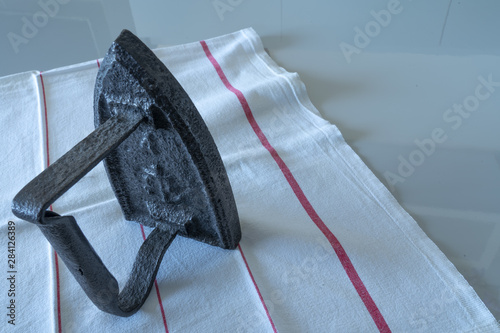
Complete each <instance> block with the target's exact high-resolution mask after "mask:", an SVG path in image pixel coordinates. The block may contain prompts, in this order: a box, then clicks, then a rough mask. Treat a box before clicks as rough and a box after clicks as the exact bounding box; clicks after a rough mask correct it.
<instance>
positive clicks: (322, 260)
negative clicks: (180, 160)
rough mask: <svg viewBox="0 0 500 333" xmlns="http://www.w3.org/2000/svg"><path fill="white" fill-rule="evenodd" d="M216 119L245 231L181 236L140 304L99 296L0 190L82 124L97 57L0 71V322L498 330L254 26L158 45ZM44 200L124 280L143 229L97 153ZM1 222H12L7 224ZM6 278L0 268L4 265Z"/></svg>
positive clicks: (86, 326)
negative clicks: (110, 304) (122, 304)
mask: <svg viewBox="0 0 500 333" xmlns="http://www.w3.org/2000/svg"><path fill="white" fill-rule="evenodd" d="M155 53H156V55H157V56H158V57H159V58H160V59H161V60H162V61H163V62H164V63H165V64H166V66H167V67H168V68H169V69H170V70H171V72H172V73H173V74H174V75H175V76H176V78H177V79H178V81H179V82H180V83H181V85H182V86H183V87H184V89H185V90H186V91H187V93H188V94H189V95H190V97H191V99H192V100H193V102H194V104H195V105H196V107H197V108H198V110H199V112H200V114H201V115H202V117H203V119H204V120H205V122H206V124H207V126H208V128H209V130H210V132H211V133H212V135H213V137H214V140H215V142H216V145H217V147H218V149H219V152H220V154H221V156H222V159H223V162H224V165H225V167H226V170H227V173H228V176H229V179H230V183H231V186H232V188H233V192H234V195H235V199H236V203H237V208H238V212H239V216H240V221H241V228H242V235H243V238H242V240H241V242H240V245H239V247H238V248H237V249H236V250H222V249H219V248H216V247H212V246H209V245H206V244H203V243H200V242H196V241H194V240H190V239H186V238H182V237H177V238H176V239H175V240H174V242H173V243H172V245H171V246H170V248H169V249H168V250H167V252H166V254H165V257H164V259H163V262H162V265H161V267H160V270H159V272H158V275H157V279H156V282H155V284H154V287H153V289H152V292H151V294H150V295H149V298H148V299H147V301H146V303H145V304H144V306H143V307H142V308H141V309H140V310H139V312H137V313H136V314H135V315H133V316H131V317H128V318H121V317H116V316H113V315H110V314H107V313H104V312H101V311H99V310H98V309H97V308H96V307H95V306H94V305H93V304H92V303H91V302H90V300H89V299H88V298H87V297H86V295H85V293H84V292H83V290H82V289H81V288H80V286H79V285H78V284H77V282H76V281H75V280H74V278H73V276H72V275H71V274H70V273H69V271H68V270H67V268H66V266H65V265H64V263H63V262H62V261H61V260H60V258H59V257H58V256H57V254H56V253H55V252H54V250H53V249H52V248H51V247H50V245H49V243H48V242H47V241H46V240H45V238H44V237H43V235H42V233H41V232H40V231H39V230H38V228H37V227H36V226H35V225H33V224H30V223H28V222H24V221H22V220H19V219H18V218H16V217H14V216H13V214H12V212H11V210H10V204H11V201H12V199H13V198H14V196H15V194H16V193H17V192H18V191H19V190H20V189H21V188H22V187H23V186H24V185H25V184H27V183H28V182H29V181H30V180H31V179H32V178H33V177H35V176H36V175H37V174H38V173H40V172H41V171H42V170H43V169H45V168H46V167H47V166H48V165H50V164H51V163H53V162H54V161H56V160H57V158H59V157H60V156H62V155H63V154H64V153H65V152H66V151H68V150H69V149H71V148H72V147H73V146H74V145H75V144H76V143H77V142H79V141H80V140H82V139H83V138H84V137H85V136H87V135H88V134H89V133H91V132H92V131H93V129H94V125H93V105H92V102H93V87H94V83H95V78H96V74H97V71H98V66H99V61H98V60H93V61H90V62H87V63H83V64H78V65H75V66H70V67H65V68H60V69H55V70H51V71H47V72H43V73H40V72H29V73H22V74H18V75H13V76H8V77H5V78H2V79H0V105H1V112H0V117H1V118H0V126H1V132H2V144H1V155H2V157H3V158H2V159H1V161H0V163H1V170H2V172H1V174H0V177H1V179H0V181H1V184H2V191H1V193H0V195H1V206H0V213H1V214H0V216H1V217H2V219H1V220H0V225H1V227H0V230H1V237H0V248H2V249H4V252H5V253H6V251H7V248H8V235H9V234H8V232H9V231H12V229H13V228H12V224H15V227H14V228H15V267H14V268H13V269H8V268H7V255H5V256H4V259H3V260H4V262H2V267H4V268H3V272H2V274H5V275H8V274H7V273H5V272H6V271H7V270H12V271H15V273H13V274H14V275H15V283H14V289H15V296H14V297H10V296H8V295H7V291H8V290H9V288H10V287H12V286H11V281H9V280H7V279H6V278H1V279H0V281H1V282H0V293H1V295H2V296H1V298H0V299H1V301H2V302H1V304H2V309H3V310H2V311H3V312H2V313H7V314H8V313H9V311H10V310H9V309H6V306H8V305H9V302H10V300H11V299H14V302H15V326H14V325H12V324H9V323H8V320H10V318H11V317H9V316H5V314H3V315H2V316H1V318H3V319H1V323H0V325H1V326H0V327H2V329H1V331H2V332H10V331H11V330H12V331H14V330H15V331H19V332H137V331H144V332H273V331H274V332H277V331H279V332H378V331H380V332H390V331H392V332H439V333H442V332H500V329H499V326H498V323H497V322H496V321H495V319H494V317H493V316H492V315H491V313H490V312H489V311H488V310H487V308H486V307H485V306H484V304H483V303H482V301H481V300H480V299H479V298H478V296H477V295H476V293H475V292H474V290H473V289H472V288H471V287H470V286H469V284H468V283H467V282H466V281H465V280H464V278H463V277H462V276H461V275H460V274H459V272H458V271H457V270H456V269H455V267H454V266H453V265H452V264H451V263H450V262H449V261H448V260H447V258H446V257H445V256H444V255H443V253H442V252H441V251H440V250H439V249H438V248H437V247H436V245H434V244H433V243H432V241H431V240H430V239H429V238H428V237H427V236H426V235H425V234H424V232H423V231H422V230H421V229H420V228H419V227H418V225H417V223H416V222H415V221H414V220H413V219H412V218H411V217H410V216H409V215H408V214H407V213H406V212H405V211H404V209H403V208H402V207H401V206H400V205H399V204H398V203H397V202H396V200H395V199H394V198H393V197H392V195H391V194H390V192H389V191H388V190H387V189H386V188H385V187H384V186H383V185H382V184H381V183H380V181H379V180H378V179H377V178H376V177H375V176H374V175H373V174H372V172H371V171H370V170H369V169H368V168H367V167H366V166H365V165H364V163H363V162H362V161H361V160H360V159H359V157H358V156H357V155H356V154H355V153H354V151H353V150H352V149H351V148H350V147H349V146H348V145H347V144H346V142H345V141H344V139H343V138H342V135H341V133H340V132H339V130H338V129H337V127H336V126H335V125H333V124H331V123H329V122H328V121H326V120H325V119H323V118H322V117H321V115H320V113H319V112H318V111H317V109H316V108H315V107H314V106H313V105H312V104H311V102H310V101H309V98H308V96H307V93H306V90H305V87H304V85H303V83H302V82H301V81H300V79H299V76H298V75H297V74H295V73H289V72H287V71H286V70H284V69H283V68H281V67H279V66H277V65H276V63H275V62H274V61H273V60H272V59H271V58H270V57H269V56H268V55H267V53H266V52H265V51H264V49H263V46H262V43H261V41H260V39H259V37H258V35H257V34H256V33H255V31H254V30H252V29H245V30H241V31H238V32H235V33H233V34H229V35H225V36H221V37H217V38H213V39H210V40H206V41H201V42H196V43H190V44H185V45H180V46H174V47H168V48H163V49H157V50H155ZM52 209H53V210H54V211H55V212H57V213H59V214H61V215H73V216H74V217H75V218H76V220H77V221H78V224H79V225H80V227H81V229H82V230H83V232H84V233H85V235H86V236H87V238H88V239H89V241H90V242H91V244H92V245H93V247H94V249H95V250H96V252H97V253H98V254H99V255H100V256H101V258H102V260H103V262H104V263H105V264H106V265H107V267H108V268H109V270H110V271H111V272H112V273H113V274H114V276H115V277H116V278H117V280H118V282H119V283H120V285H121V286H123V284H124V283H125V281H126V279H127V276H128V274H129V272H130V269H131V267H132V263H133V260H134V258H135V255H136V253H137V251H138V249H139V247H140V245H141V244H142V242H143V239H144V237H146V236H147V234H148V233H149V232H150V231H151V230H149V229H148V228H145V227H141V226H140V225H139V224H137V223H133V222H130V221H126V220H125V219H124V217H123V214H122V212H121V210H120V207H119V205H118V202H117V200H116V198H115V196H114V194H113V191H112V189H111V186H110V184H109V182H108V180H107V176H106V173H105V170H104V167H103V166H102V164H99V165H98V166H97V167H96V168H95V169H93V170H92V171H91V172H90V173H89V174H88V175H87V176H85V177H84V178H83V179H82V180H81V181H79V182H78V183H77V184H76V185H75V186H74V187H73V188H71V189H70V190H69V191H68V192H67V193H66V194H64V195H63V196H62V197H61V198H60V199H58V200H57V201H56V202H55V203H54V204H53V206H52ZM8 221H12V222H13V223H10V224H11V230H9V223H8ZM7 277H8V276H7Z"/></svg>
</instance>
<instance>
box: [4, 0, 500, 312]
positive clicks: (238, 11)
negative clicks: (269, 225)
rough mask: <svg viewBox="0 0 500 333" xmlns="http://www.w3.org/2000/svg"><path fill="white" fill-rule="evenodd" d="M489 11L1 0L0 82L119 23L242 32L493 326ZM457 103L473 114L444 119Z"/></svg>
mask: <svg viewBox="0 0 500 333" xmlns="http://www.w3.org/2000/svg"><path fill="white" fill-rule="evenodd" d="M57 1H58V2H57ZM381 10H385V11H383V12H381ZM389 10H390V11H389ZM372 11H373V13H372ZM391 11H392V13H391ZM499 12H500V2H498V1H495V0H427V1H424V0H420V1H417V0H401V1H395V0H370V1H369V0H359V1H347V0H323V1H320V0H315V1H299V0H288V1H287V0H253V1H250V0H203V1H200V0H197V1H189V0H188V1H161V2H160V1H154V0H130V1H129V2H127V1H120V0H102V1H98V0H41V1H19V0H0V36H1V38H0V62H1V64H2V66H0V76H4V75H9V74H13V73H17V72H21V71H28V70H48V69H51V68H55V67H60V66H64V65H69V64H73V63H78V62H82V61H86V60H90V59H95V58H100V57H103V56H104V54H105V52H106V50H107V48H108V47H109V45H110V43H111V42H112V41H113V40H114V38H116V36H117V35H118V34H119V32H120V31H121V29H123V28H127V29H129V30H131V31H133V32H135V33H136V34H137V35H138V36H139V37H140V38H141V39H143V40H144V41H146V43H147V44H148V45H149V46H150V47H158V46H165V45H174V44H180V43H186V42H191V41H197V40H201V39H205V38H210V37H215V36H217V35H221V34H225V33H230V32H233V31H235V30H239V29H241V28H245V27H249V26H252V27H254V28H255V29H256V31H257V32H258V33H259V34H260V36H261V37H262V39H263V41H264V45H265V47H266V48H267V49H268V52H269V53H270V55H271V56H272V57H273V58H274V59H275V60H276V61H277V62H278V64H280V65H281V66H283V67H284V68H286V69H287V70H288V71H293V72H298V73H299V75H300V77H301V79H302V80H303V82H304V83H305V84H306V87H307V90H308V93H309V95H310V97H311V100H312V102H313V103H314V104H315V105H316V107H317V108H318V109H319V110H320V112H322V114H323V115H324V117H325V118H327V119H328V120H330V121H331V122H332V123H334V124H336V125H337V126H338V127H339V128H340V130H341V131H342V133H343V135H344V137H345V139H346V141H347V142H348V143H349V144H350V145H351V146H352V147H353V149H354V150H355V151H356V152H357V153H358V154H359V155H360V156H361V158H362V159H363V160H364V161H365V163H366V164H367V165H368V166H369V167H370V168H371V169H372V171H373V172H374V173H375V174H376V175H377V177H378V178H379V179H380V180H381V181H382V182H383V183H384V184H385V185H386V186H387V187H389V189H390V190H391V192H392V193H393V194H394V196H395V197H396V198H397V199H398V201H399V202H400V203H401V204H402V205H403V207H405V208H406V210H407V211H408V212H409V213H410V214H411V215H412V216H413V217H414V218H415V219H416V221H417V222H418V224H419V225H420V226H421V227H422V229H423V230H424V231H425V232H426V233H427V235H428V236H429V237H430V238H431V239H432V240H433V241H434V242H435V243H436V244H437V245H438V246H439V248H440V249H441V250H442V251H443V252H444V253H445V254H446V256H447V257H448V258H449V259H450V260H451V261H452V262H453V263H454V264H455V266H456V267H457V268H458V270H459V271H460V272H461V273H462V274H463V275H464V276H465V278H466V279H467V280H468V281H469V283H470V284H471V285H472V286H473V287H474V289H475V290H476V292H477V293H478V295H479V296H480V297H481V299H482V300H483V301H484V302H485V304H486V306H487V307H488V308H489V309H490V310H491V312H492V313H493V315H494V316H495V317H496V318H497V319H500V131H499V130H498V127H499V125H500V56H499V54H500V43H498V32H499V31H500V20H499V19H498V17H499ZM374 13H375V14H374ZM377 13H378V14H377ZM387 13H391V14H390V19H389V17H388V16H387V15H385V16H384V14H387ZM377 15H378V18H379V20H380V21H381V22H382V24H380V23H377V21H376V19H375V17H376V16H377ZM358 29H359V30H358ZM366 29H368V35H366V32H365V35H364V36H362V35H361V34H360V33H359V31H360V30H361V31H366ZM370 29H371V30H370ZM357 31H358V32H357ZM356 35H357V36H356ZM370 35H371V36H370ZM342 49H343V50H344V52H343V51H342ZM488 80H489V81H493V82H497V83H496V85H495V83H493V84H490V85H489V86H485V85H484V81H488ZM478 86H480V87H479V88H478ZM488 89H489V90H488ZM475 96H478V97H480V98H477V97H475ZM475 102H477V104H474V103H475ZM463 103H469V106H468V108H469V109H470V110H472V111H468V109H466V108H465V107H463V108H462V111H456V112H455V111H453V109H454V108H455V110H458V108H459V107H460V104H463ZM454 105H456V106H454ZM430 140H433V141H432V142H433V143H430V142H431V141H430ZM416 142H419V143H420V146H422V143H426V145H425V146H424V148H419V145H418V144H417V143H416ZM402 160H404V161H406V162H401V161H402ZM410 160H411V162H410ZM412 162H413V164H415V165H412V166H409V165H408V164H407V163H412ZM398 168H399V169H400V170H399V171H398ZM390 177H392V178H390ZM391 182H392V184H391ZM332 190H334V189H332Z"/></svg>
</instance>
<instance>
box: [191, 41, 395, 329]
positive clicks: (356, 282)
mask: <svg viewBox="0 0 500 333" xmlns="http://www.w3.org/2000/svg"><path fill="white" fill-rule="evenodd" d="M200 43H201V46H202V47H203V50H204V51H205V54H206V56H207V58H208V60H210V62H211V63H212V65H213V66H214V68H215V70H216V71H217V74H218V75H219V78H220V79H221V81H222V82H223V83H224V85H225V86H226V88H227V89H228V90H229V91H231V92H232V93H234V94H235V95H236V97H237V98H238V100H239V102H240V104H241V106H242V108H243V111H244V112H245V116H246V118H247V120H248V122H249V123H250V126H251V127H252V129H253V131H254V132H255V134H256V135H257V137H258V138H259V140H260V142H261V144H262V145H263V146H264V148H266V149H267V150H268V151H269V153H270V154H271V156H272V157H273V159H274V161H275V162H276V164H278V167H279V168H280V170H281V172H282V173H283V175H284V176H285V178H286V180H287V181H288V184H290V187H291V188H292V190H293V192H294V193H295V196H296V197H297V199H298V200H299V202H300V203H301V205H302V207H303V208H304V209H305V211H306V212H307V214H308V215H309V217H310V218H311V220H312V221H313V222H314V224H316V226H317V227H318V228H319V230H321V232H322V233H323V234H324V235H325V237H326V238H327V239H328V241H329V242H330V244H331V245H332V247H333V249H334V250H335V253H336V254H337V257H338V258H339V260H340V263H341V264H342V267H343V268H344V270H345V271H346V273H347V276H348V277H349V279H350V280H351V283H352V285H353V286H354V288H355V289H356V291H357V293H358V295H359V297H360V298H361V300H362V301H363V303H364V304H365V306H366V309H367V310H368V312H369V313H370V315H371V317H372V319H373V321H374V322H375V324H376V325H377V328H378V329H379V331H380V332H385V333H386V332H391V330H390V328H389V326H388V325H387V323H386V321H385V319H384V317H383V316H382V314H381V313H380V310H379V309H378V307H377V305H376V304H375V302H374V301H373V299H372V297H371V296H370V294H369V293H368V290H367V289H366V287H365V285H364V284H363V281H361V278H360V277H359V275H358V273H357V272H356V269H355V268H354V266H353V264H352V262H351V260H350V259H349V256H348V255H347V253H346V251H345V250H344V248H343V247H342V245H341V244H340V242H339V241H338V239H337V237H335V235H334V234H333V233H332V232H331V231H330V229H328V227H327V226H326V225H325V223H324V222H323V221H322V220H321V218H320V217H319V215H318V213H317V212H316V211H315V210H314V208H313V206H312V205H311V203H310V202H309V200H308V199H307V197H306V195H305V194H304V192H303V191H302V189H301V188H300V186H299V184H298V182H297V180H296V179H295V177H294V176H293V174H292V172H291V171H290V169H289V168H288V166H287V165H286V164H285V162H284V161H283V160H282V159H281V157H280V156H279V154H278V152H277V151H276V150H275V149H274V147H273V146H272V145H271V144H270V143H269V141H268V140H267V138H266V136H265V135H264V132H262V130H261V128H260V127H259V125H258V124H257V121H256V120H255V117H254V115H253V113H252V110H251V109H250V106H249V105H248V102H247V100H246V98H245V96H244V95H243V93H242V92H241V91H240V90H238V89H236V88H235V87H233V86H232V85H231V83H229V80H228V79H227V77H226V75H225V74H224V72H223V71H222V68H221V67H220V65H219V63H218V62H217V60H216V59H215V58H214V56H213V55H212V53H211V52H210V49H209V48H208V45H207V43H206V42H205V41H201V42H200Z"/></svg>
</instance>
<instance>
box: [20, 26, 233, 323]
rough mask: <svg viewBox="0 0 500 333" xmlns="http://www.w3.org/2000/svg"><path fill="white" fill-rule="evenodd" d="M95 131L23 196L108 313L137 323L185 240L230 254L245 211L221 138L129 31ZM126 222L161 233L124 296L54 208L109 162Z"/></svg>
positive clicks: (101, 81)
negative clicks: (176, 244)
mask: <svg viewBox="0 0 500 333" xmlns="http://www.w3.org/2000/svg"><path fill="white" fill-rule="evenodd" d="M94 117H95V118H94V119H95V126H96V130H95V131H94V132H92V133H91V134H90V135H89V136H87V137H86V138H85V139H84V140H82V141H81V142H80V143H78V144H77V145H76V146H75V147H73V148H72V149H71V150H70V151H69V152H68V153H66V154H65V155H64V156H62V157H61V158H60V159H59V160H57V161H56V162H55V163H53V164H52V165H51V166H50V167H48V168H47V169H45V171H43V172H42V173H41V174H40V175H38V176H37V177H36V178H35V179H33V180H32V181H31V182H30V183H29V184H28V185H26V186H25V187H24V188H23V189H22V190H21V191H20V192H19V193H18V194H17V195H16V197H15V198H14V200H13V203H12V210H13V212H14V214H15V215H16V216H17V217H19V218H21V219H24V220H27V221H29V222H32V223H35V224H36V225H38V227H39V228H40V229H41V231H42V232H43V234H44V235H45V237H46V238H47V239H48V241H49V242H50V243H51V244H52V246H53V247H54V249H55V250H56V251H57V253H58V255H59V256H60V257H61V258H62V259H63V261H64V263H65V264H66V266H67V267H68V269H69V270H70V271H71V273H72V274H73V275H74V277H75V278H76V280H77V281H78V282H79V283H80V285H81V287H82V288H83V290H84V291H85V293H86V294H87V296H88V297H89V298H90V299H91V300H92V302H94V304H95V305H96V306H97V307H98V308H99V309H101V310H103V311H106V312H109V313H112V314H114V315H118V316H130V315H132V314H133V313H135V312H136V311H137V310H139V308H140V307H141V306H142V304H143V303H144V302H145V300H146V298H147V296H148V295H149V292H150V290H151V287H152V285H153V282H154V279H155V277H156V273H157V271H158V267H159V265H160V263H161V260H162V258H163V255H164V253H165V251H166V250H167V248H168V247H169V245H170V243H171V242H172V240H173V239H174V238H175V236H176V235H181V236H184V237H189V238H193V239H196V240H198V241H201V242H205V243H208V244H211V245H215V246H219V247H221V248H224V249H234V248H236V246H237V244H238V242H239V241H240V238H241V231H240V225H239V219H238V212H237V210H236V204H235V202H234V197H233V193H232V190H231V186H230V184H229V180H228V177H227V174H226V170H225V169H224V165H223V164H222V160H221V157H220V155H219V152H218V150H217V147H216V146H215V143H214V140H213V138H212V136H211V135H210V132H209V131H208V128H207V126H206V125H205V123H204V121H203V119H202V118H201V116H200V114H199V113H198V110H197V109H196V107H195V106H194V104H193V102H192V101H191V99H190V98H189V96H188V95H187V93H186V92H185V91H184V89H183V88H182V86H181V85H180V84H179V82H177V80H176V79H175V77H174V76H173V75H172V73H170V71H169V70H168V69H167V68H166V67H165V65H164V64H163V63H162V62H161V61H160V60H159V59H158V58H157V57H156V56H155V55H154V53H153V52H152V51H151V50H150V49H149V48H148V47H147V46H146V45H144V44H143V43H142V42H141V41H140V40H139V39H138V38H137V37H136V36H135V35H133V34H132V33H131V32H130V31H127V30H124V31H123V32H122V33H121V34H120V36H119V37H118V38H117V39H116V40H115V41H114V43H113V44H112V45H111V48H110V49H109V51H108V53H107V54H106V56H105V58H104V60H103V62H102V64H101V67H100V69H99V72H98V74H97V80H96V84H95V91H94ZM103 159H104V164H105V167H106V171H107V174H108V178H109V181H110V183H111V186H112V188H113V190H114V193H115V195H116V197H117V199H118V201H119V203H120V206H121V208H122V210H123V213H124V215H125V218H126V219H127V220H130V221H135V222H139V223H142V224H144V225H146V226H148V227H152V228H154V229H153V231H152V232H151V233H150V234H149V236H148V238H147V239H146V241H145V242H144V243H143V245H142V246H141V248H140V250H139V252H138V254H137V257H136V259H135V262H134V265H133V268H132V271H131V273H130V276H129V278H128V281H127V283H126V284H125V286H123V288H122V289H121V291H120V289H119V286H118V283H117V281H116V279H115V278H114V277H113V275H112V274H111V273H110V272H109V271H108V269H107V268H106V267H105V265H104V264H103V262H102V261H101V259H100V258H99V256H98V255H97V253H96V252H95V251H94V249H93V248H92V246H91V245H90V243H89V242H88V240H87V239H86V237H85V236H84V234H83V233H82V231H81V230H80V228H79V227H78V225H77V223H76V221H75V219H74V217H72V216H60V215H58V214H56V213H55V212H52V211H50V210H47V209H48V208H49V206H50V205H51V204H52V203H53V202H54V201H55V200H56V199H57V198H59V197H60V196H61V195H62V194H63V193H64V192H66V191H67V190H68V189H69V188H70V187H71V186H73V185H74V184H75V183H76V182H77V181H78V180H80V179H81V178H82V177H83V176H84V175H85V174H86V173H87V172H89V171H90V170H91V169H92V168H93V167H95V166H96V165H97V164H98V163H99V162H100V161H101V160H103Z"/></svg>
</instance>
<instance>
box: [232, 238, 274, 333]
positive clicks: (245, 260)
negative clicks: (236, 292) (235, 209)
mask: <svg viewBox="0 0 500 333" xmlns="http://www.w3.org/2000/svg"><path fill="white" fill-rule="evenodd" d="M238 249H239V250H240V254H241V257H242V258H243V261H244V262H245V266H246V267H247V271H248V274H249V275H250V278H251V279H252V282H253V285H254V287H255V290H257V294H258V295H259V299H260V301H261V302H262V305H263V306H264V310H266V315H267V318H268V319H269V322H270V323H271V326H272V328H273V331H274V333H277V331H276V326H274V322H273V320H272V319H271V315H270V314H269V310H268V309H267V306H266V303H265V302H264V298H263V297H262V294H261V293H260V290H259V287H258V286H257V282H255V279H254V277H253V274H252V271H251V270H250V266H248V262H247V259H246V258H245V255H244V254H243V250H242V249H241V246H240V244H238Z"/></svg>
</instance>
